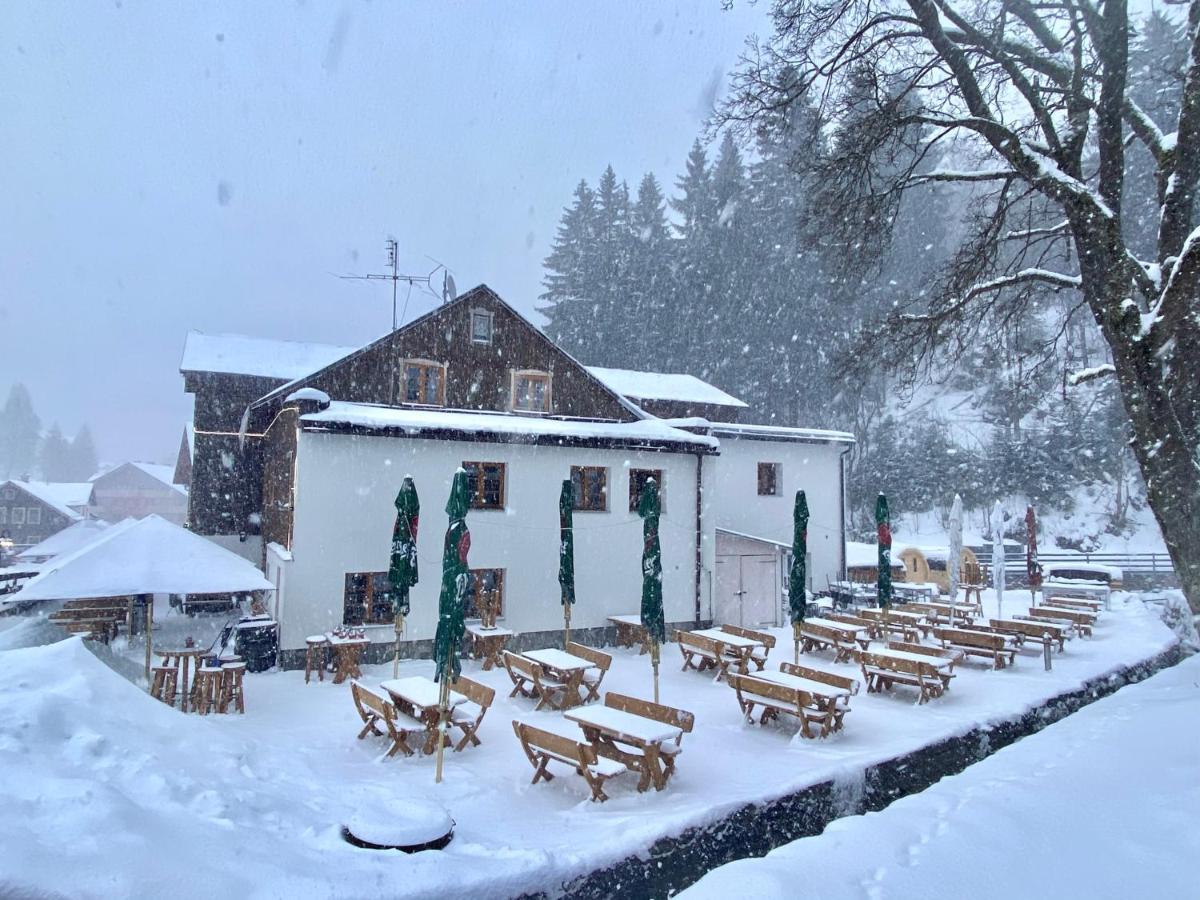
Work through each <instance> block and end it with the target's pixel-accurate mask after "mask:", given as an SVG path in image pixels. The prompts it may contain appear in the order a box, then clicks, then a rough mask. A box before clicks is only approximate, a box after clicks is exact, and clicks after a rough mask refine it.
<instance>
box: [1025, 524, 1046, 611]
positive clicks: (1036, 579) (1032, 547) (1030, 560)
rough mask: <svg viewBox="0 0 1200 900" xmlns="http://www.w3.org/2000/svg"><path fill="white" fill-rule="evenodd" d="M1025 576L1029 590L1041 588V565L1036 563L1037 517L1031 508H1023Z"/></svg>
mask: <svg viewBox="0 0 1200 900" xmlns="http://www.w3.org/2000/svg"><path fill="white" fill-rule="evenodd" d="M1025 574H1027V575H1028V576H1029V590H1031V591H1036V590H1037V589H1038V588H1040V587H1041V586H1042V564H1041V563H1040V562H1038V545H1037V515H1036V514H1035V513H1034V511H1033V507H1032V506H1027V507H1025Z"/></svg>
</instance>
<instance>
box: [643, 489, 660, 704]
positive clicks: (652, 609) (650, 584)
mask: <svg viewBox="0 0 1200 900" xmlns="http://www.w3.org/2000/svg"><path fill="white" fill-rule="evenodd" d="M638 515H639V516H641V517H642V627H643V628H645V629H646V632H647V634H649V636H650V664H651V665H652V666H653V667H654V702H655V703H657V702H658V660H659V656H660V653H659V650H660V647H661V645H662V644H663V643H665V642H666V640H667V624H666V622H665V621H664V620H663V605H662V548H661V547H660V546H659V543H658V515H659V503H658V485H657V484H655V483H654V479H653V478H647V479H646V483H645V485H643V487H642V493H641V496H640V497H638Z"/></svg>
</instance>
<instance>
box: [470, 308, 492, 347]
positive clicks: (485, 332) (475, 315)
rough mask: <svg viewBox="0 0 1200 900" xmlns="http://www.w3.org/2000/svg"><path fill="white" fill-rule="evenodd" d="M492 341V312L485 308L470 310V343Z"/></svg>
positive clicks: (488, 342) (487, 342)
mask: <svg viewBox="0 0 1200 900" xmlns="http://www.w3.org/2000/svg"><path fill="white" fill-rule="evenodd" d="M491 342H492V314H491V313H490V312H488V311H487V310H486V309H473V310H471V343H473V344H490V343H491Z"/></svg>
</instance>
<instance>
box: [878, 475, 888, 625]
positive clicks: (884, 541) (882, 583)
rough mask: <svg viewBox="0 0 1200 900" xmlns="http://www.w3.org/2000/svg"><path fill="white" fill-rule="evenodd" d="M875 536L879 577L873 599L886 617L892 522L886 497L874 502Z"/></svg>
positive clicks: (880, 497) (881, 495)
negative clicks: (877, 547)
mask: <svg viewBox="0 0 1200 900" xmlns="http://www.w3.org/2000/svg"><path fill="white" fill-rule="evenodd" d="M875 536H876V540H878V542H879V577H878V578H877V579H876V580H875V597H876V600H877V601H878V603H879V608H880V609H882V610H884V615H885V616H886V615H887V608H888V607H889V606H891V605H892V520H891V515H890V514H889V513H888V502H887V497H885V496H883V494H880V495H879V499H878V500H876V501H875Z"/></svg>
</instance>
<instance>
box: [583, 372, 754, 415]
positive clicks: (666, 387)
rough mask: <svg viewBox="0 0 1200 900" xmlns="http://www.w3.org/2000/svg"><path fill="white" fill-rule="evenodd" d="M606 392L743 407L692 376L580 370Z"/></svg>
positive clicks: (641, 397)
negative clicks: (594, 379) (590, 374)
mask: <svg viewBox="0 0 1200 900" xmlns="http://www.w3.org/2000/svg"><path fill="white" fill-rule="evenodd" d="M584 368H586V369H587V370H588V371H589V372H591V373H592V374H593V375H594V376H596V377H597V378H598V379H600V381H602V382H603V383H604V384H605V385H606V386H607V387H608V388H609V389H610V390H613V391H616V392H617V393H618V394H620V395H621V396H622V397H626V398H629V399H631V400H634V401H637V400H674V401H676V402H679V403H710V404H713V405H714V406H734V407H739V408H744V407H745V406H746V404H745V403H743V402H742V401H741V400H739V399H738V398H737V397H734V396H732V395H730V394H727V393H725V392H724V391H723V390H721V389H720V388H717V387H714V386H713V385H711V384H709V383H708V382H707V381H701V380H700V379H699V378H697V377H695V376H694V375H682V374H678V373H667V372H637V371H634V370H633V369H608V368H603V367H601V366H584Z"/></svg>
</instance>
